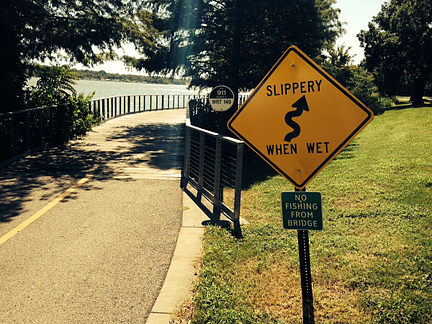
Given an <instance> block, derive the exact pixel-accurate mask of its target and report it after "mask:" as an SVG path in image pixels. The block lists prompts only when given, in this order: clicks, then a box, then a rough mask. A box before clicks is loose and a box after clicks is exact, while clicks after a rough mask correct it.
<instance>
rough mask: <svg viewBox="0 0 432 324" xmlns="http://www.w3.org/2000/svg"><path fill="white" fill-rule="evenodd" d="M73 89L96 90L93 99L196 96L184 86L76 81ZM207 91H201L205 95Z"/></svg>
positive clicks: (34, 82)
mask: <svg viewBox="0 0 432 324" xmlns="http://www.w3.org/2000/svg"><path fill="white" fill-rule="evenodd" d="M36 82H37V78H31V79H30V81H29V82H28V85H29V86H33V85H36ZM75 89H76V91H77V92H78V93H84V94H85V95H87V94H89V93H91V92H93V91H95V90H96V93H95V95H94V96H93V99H98V98H107V97H114V96H128V95H197V94H198V91H196V90H188V89H187V86H185V85H174V84H153V83H133V82H113V81H91V80H77V81H76V85H75ZM208 92H210V90H209V91H203V92H202V94H203V95H205V94H207V93H208Z"/></svg>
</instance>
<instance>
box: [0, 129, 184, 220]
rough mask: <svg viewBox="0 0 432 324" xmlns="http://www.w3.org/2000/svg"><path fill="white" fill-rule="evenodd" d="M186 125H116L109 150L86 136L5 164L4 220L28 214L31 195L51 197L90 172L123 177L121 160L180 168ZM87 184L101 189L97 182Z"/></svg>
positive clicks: (0, 173) (0, 181) (0, 199)
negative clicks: (89, 140)
mask: <svg viewBox="0 0 432 324" xmlns="http://www.w3.org/2000/svg"><path fill="white" fill-rule="evenodd" d="M183 129H184V125H182V124H143V125H137V126H133V127H117V128H113V129H112V130H111V132H110V133H109V134H108V135H107V137H106V141H108V142H110V143H111V144H113V145H111V146H110V145H108V149H107V148H106V147H99V146H98V145H97V144H93V143H89V142H87V141H85V140H84V141H75V142H71V143H69V144H67V145H64V146H61V147H56V148H52V149H49V150H47V151H45V152H41V153H37V154H34V155H32V156H29V157H27V158H23V159H21V160H19V161H16V162H15V163H13V164H11V165H9V166H6V167H3V168H1V169H0V223H5V222H9V221H11V220H12V219H13V218H14V217H16V216H19V215H20V214H21V213H23V212H26V210H24V209H25V208H26V207H25V204H26V203H29V202H30V201H31V200H32V199H37V200H38V201H41V200H47V201H48V200H52V199H53V198H55V197H57V196H58V195H59V194H61V193H62V192H64V191H65V190H66V189H67V188H69V187H70V186H71V185H73V184H75V183H76V182H77V181H78V180H79V179H81V178H83V177H89V176H90V177H92V178H94V179H96V180H98V181H99V182H100V181H107V180H111V179H113V178H115V177H117V176H121V175H122V170H121V168H118V167H116V165H118V164H119V163H121V164H122V166H128V167H131V168H134V167H138V166H142V165H143V164H146V165H148V166H149V167H150V168H152V169H155V170H156V171H157V170H162V171H163V170H168V169H178V170H180V169H181V164H182V161H183V146H184V139H183ZM116 141H117V142H116ZM129 180H130V179H129ZM132 181H133V180H132ZM82 188H84V189H85V190H101V189H102V188H100V187H98V186H96V185H95V183H92V182H88V183H86V184H85V185H84V186H83V187H82ZM35 191H38V194H37V195H35V194H34V192H35ZM67 199H74V196H69V197H68V198H67Z"/></svg>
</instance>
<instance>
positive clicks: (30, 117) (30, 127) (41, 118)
mask: <svg viewBox="0 0 432 324" xmlns="http://www.w3.org/2000/svg"><path fill="white" fill-rule="evenodd" d="M64 113H65V108H64V107H56V106H50V107H42V108H33V109H26V110H20V111H14V112H7V113H0V148H1V150H0V166H2V165H7V164H9V163H11V162H13V161H15V160H17V159H19V158H21V157H24V156H26V155H28V154H31V153H32V152H35V151H38V150H41V149H43V148H45V147H47V146H48V145H49V144H52V143H56V142H57V141H58V140H59V139H60V138H61V136H62V135H61V134H62V133H64V126H65V125H64V123H63V122H62V121H63V120H64V118H63V115H64Z"/></svg>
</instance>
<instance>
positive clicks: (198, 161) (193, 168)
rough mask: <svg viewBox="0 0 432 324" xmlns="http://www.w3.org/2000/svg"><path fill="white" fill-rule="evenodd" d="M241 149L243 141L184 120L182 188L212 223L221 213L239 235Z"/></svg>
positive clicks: (218, 218)
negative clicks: (231, 223)
mask: <svg viewBox="0 0 432 324" xmlns="http://www.w3.org/2000/svg"><path fill="white" fill-rule="evenodd" d="M188 115H189V110H188ZM188 117H189V116H188ZM243 150H244V144H243V142H242V141H240V140H237V139H234V138H231V137H227V136H222V135H221V134H217V133H214V132H211V131H208V130H205V129H202V128H199V127H196V126H193V125H191V124H190V119H189V118H187V120H186V131H185V157H184V165H183V170H182V184H181V185H182V188H183V190H184V191H185V192H186V193H187V194H188V195H189V196H190V197H191V198H192V199H193V200H194V201H195V203H196V204H197V205H198V206H200V208H201V209H202V210H204V211H206V212H207V215H208V216H209V217H210V218H211V219H212V220H213V221H214V222H216V223H217V222H220V217H221V214H224V215H225V216H226V217H227V218H228V219H230V220H231V221H232V222H233V223H234V230H235V231H236V233H237V234H238V235H241V229H240V206H241V204H240V202H241V181H242V169H243ZM188 185H190V186H192V188H191V189H193V191H194V192H192V191H191V190H189V189H188ZM227 193H229V197H227V196H228V195H227ZM203 197H204V198H206V200H207V202H210V208H209V207H208V206H206V204H205V202H206V201H204V200H203V199H202V198H203ZM226 198H229V199H228V200H229V203H227V201H226ZM211 208H212V210H211Z"/></svg>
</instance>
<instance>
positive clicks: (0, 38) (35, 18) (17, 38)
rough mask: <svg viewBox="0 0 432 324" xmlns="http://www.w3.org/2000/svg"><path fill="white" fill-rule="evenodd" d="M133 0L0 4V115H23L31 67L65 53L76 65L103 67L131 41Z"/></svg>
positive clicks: (31, 0)
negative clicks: (15, 112)
mask: <svg viewBox="0 0 432 324" xmlns="http://www.w3.org/2000/svg"><path fill="white" fill-rule="evenodd" d="M139 4H140V1H132V0H112V1H98V0H49V1H46V0H2V1H1V2H0V112H1V111H10V110H14V109H20V108H22V105H23V87H24V84H25V79H26V76H25V72H24V71H25V70H26V66H27V65H28V64H29V63H30V62H31V61H32V60H41V61H43V60H45V59H53V58H55V57H56V56H57V55H58V53H59V51H60V50H62V51H64V53H65V55H66V56H67V57H68V58H69V59H70V61H71V62H81V63H84V64H86V65H90V64H93V63H98V62H101V60H102V59H103V58H104V57H103V55H98V54H97V53H101V52H103V51H107V53H108V55H112V53H113V48H115V47H119V46H121V42H122V40H124V39H127V38H129V37H131V36H132V34H131V33H132V32H131V30H133V28H134V25H135V20H134V13H135V12H136V11H137V8H138V7H139Z"/></svg>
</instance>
